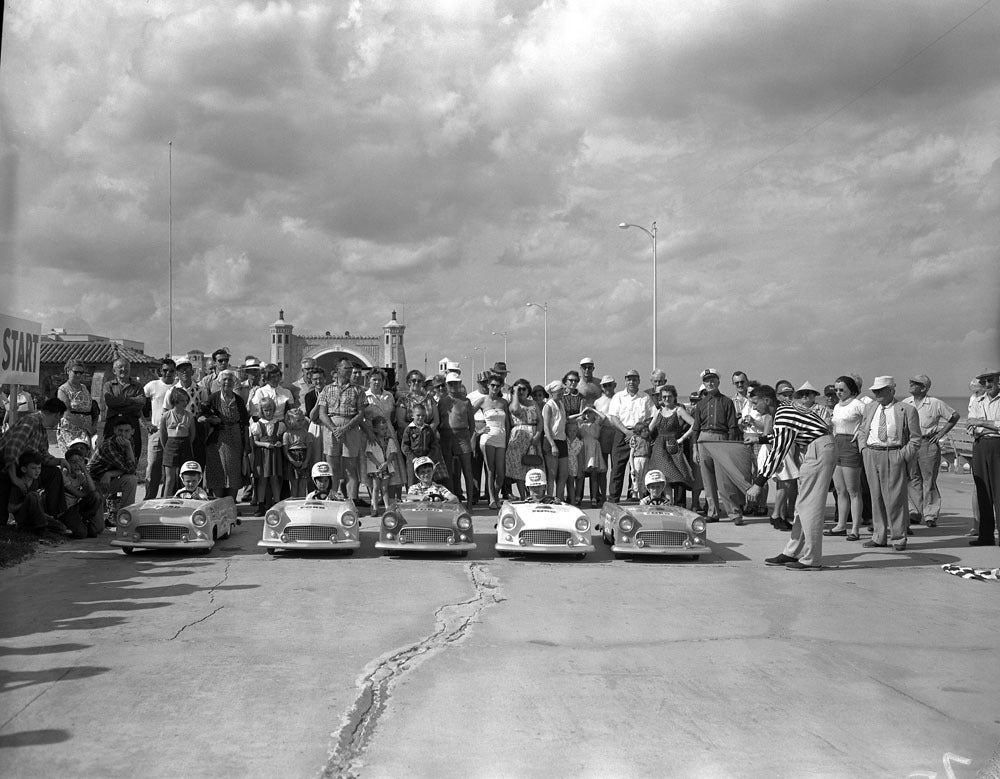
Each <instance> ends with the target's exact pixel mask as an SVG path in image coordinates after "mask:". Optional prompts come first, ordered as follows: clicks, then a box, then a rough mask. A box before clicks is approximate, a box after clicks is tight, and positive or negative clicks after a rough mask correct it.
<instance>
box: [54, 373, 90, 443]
mask: <svg viewBox="0 0 1000 779" xmlns="http://www.w3.org/2000/svg"><path fill="white" fill-rule="evenodd" d="M86 371H87V369H86V368H85V367H84V366H83V364H82V363H79V362H76V361H71V362H69V363H67V364H66V374H67V375H68V377H69V378H68V379H67V380H66V383H65V384H62V385H61V386H60V387H59V389H58V391H57V395H58V397H59V400H61V401H62V402H63V403H65V404H66V413H65V414H63V416H62V419H60V420H59V428H58V430H57V434H56V438H57V440H58V441H59V443H60V444H61V445H62V446H64V447H68V446H69V445H70V444H72V443H73V442H74V441H80V440H83V441H86V442H87V445H88V446H89V447H90V448H91V449H93V448H94V441H93V435H94V418H93V417H92V416H91V411H92V410H93V402H92V400H91V397H90V390H88V389H87V385H86V384H84V383H83V377H84V375H86Z"/></svg>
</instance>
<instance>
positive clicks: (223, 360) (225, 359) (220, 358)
mask: <svg viewBox="0 0 1000 779" xmlns="http://www.w3.org/2000/svg"><path fill="white" fill-rule="evenodd" d="M215 361H216V362H221V363H226V362H229V358H228V357H217V358H216V360H215Z"/></svg>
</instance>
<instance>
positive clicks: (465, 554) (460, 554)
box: [458, 549, 469, 557]
mask: <svg viewBox="0 0 1000 779" xmlns="http://www.w3.org/2000/svg"><path fill="white" fill-rule="evenodd" d="M458 556H459V557H468V556H469V550H468V549H463V550H462V551H461V552H459V553H458Z"/></svg>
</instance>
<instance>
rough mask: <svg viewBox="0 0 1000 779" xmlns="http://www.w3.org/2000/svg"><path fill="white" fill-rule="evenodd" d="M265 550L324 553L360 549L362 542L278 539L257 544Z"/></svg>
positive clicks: (352, 540)
mask: <svg viewBox="0 0 1000 779" xmlns="http://www.w3.org/2000/svg"><path fill="white" fill-rule="evenodd" d="M257 546H260V547H263V548H264V549H287V550H289V551H292V550H296V549H298V550H299V551H314V552H315V551H323V550H327V549H360V548H361V542H360V541H358V540H356V539H345V540H343V541H280V540H278V539H277V538H266V539H263V540H261V541H258V542H257Z"/></svg>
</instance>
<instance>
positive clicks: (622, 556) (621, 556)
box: [615, 552, 631, 560]
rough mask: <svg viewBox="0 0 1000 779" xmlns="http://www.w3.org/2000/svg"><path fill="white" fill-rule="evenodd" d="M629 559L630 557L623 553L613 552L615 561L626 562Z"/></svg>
mask: <svg viewBox="0 0 1000 779" xmlns="http://www.w3.org/2000/svg"><path fill="white" fill-rule="evenodd" d="M629 557H631V555H627V554H625V553H624V552H615V559H616V560H626V559H628V558H629Z"/></svg>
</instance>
